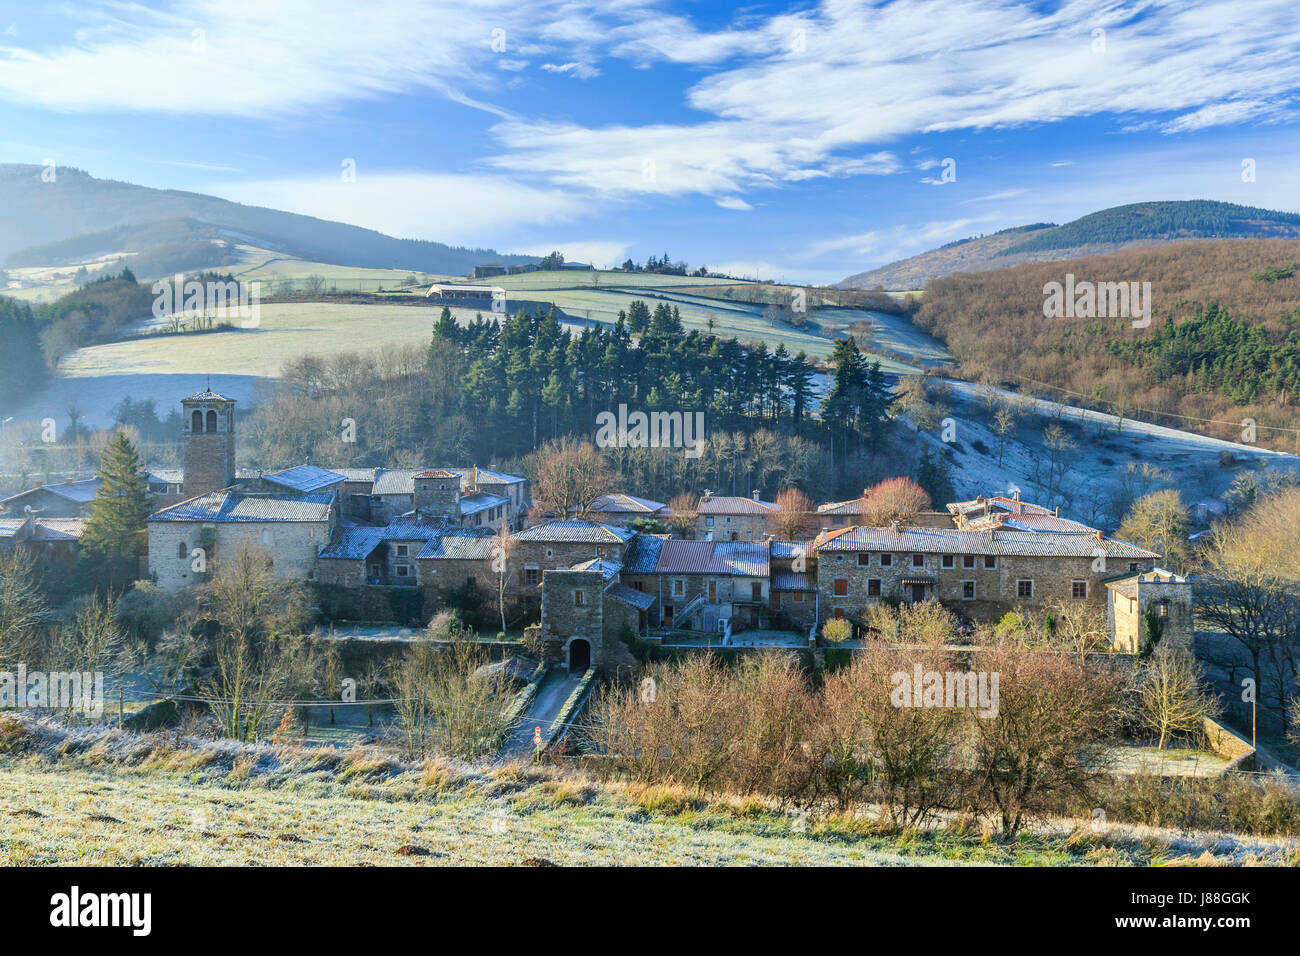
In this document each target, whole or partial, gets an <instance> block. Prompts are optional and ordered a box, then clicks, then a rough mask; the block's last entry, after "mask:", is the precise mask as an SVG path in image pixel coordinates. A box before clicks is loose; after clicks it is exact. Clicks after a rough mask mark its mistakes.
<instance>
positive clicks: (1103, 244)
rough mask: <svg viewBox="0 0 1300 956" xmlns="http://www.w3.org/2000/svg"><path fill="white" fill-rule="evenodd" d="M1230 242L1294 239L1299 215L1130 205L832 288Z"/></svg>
mask: <svg viewBox="0 0 1300 956" xmlns="http://www.w3.org/2000/svg"><path fill="white" fill-rule="evenodd" d="M1234 237H1241V238H1254V239H1272V238H1278V239H1300V215H1297V214H1295V213H1289V212H1275V211H1273V210H1271V209H1257V208H1255V207H1253V206H1239V205H1236V204H1234V203H1226V202H1211V201H1209V200H1203V199H1195V200H1186V201H1179V202H1144V203H1133V204H1131V205H1128V206H1115V207H1113V208H1111V209H1103V210H1100V211H1099V212H1094V213H1090V214H1088V215H1086V216H1083V217H1081V218H1079V219H1075V220H1074V221H1073V222H1067V223H1065V224H1064V225H1060V226H1058V225H1055V224H1054V223H1045V222H1039V223H1033V224H1032V225H1027V226H1017V227H1015V228H1012V229H1003V230H1001V231H1000V232H995V233H992V234H991V235H987V236H974V237H971V238H969V239H961V240H958V241H957V242H950V243H947V244H946V245H943V246H940V247H939V248H937V249H931V250H929V251H928V252H922V253H920V254H918V255H915V256H910V257H908V258H906V259H900V260H898V261H897V262H891V263H889V264H888V265H884V266H881V267H879V268H877V269H871V270H868V271H867V272H859V273H857V274H856V275H851V276H849V277H848V278H847V279H844V280H843V281H841V282H840V283H839V285H840V286H841V287H845V288H854V289H872V288H875V287H877V286H881V287H883V288H885V289H900V290H909V289H922V288H924V287H925V285H926V283H927V282H929V281H930V280H931V279H936V278H940V277H942V276H946V275H951V274H952V273H954V272H982V271H984V270H986V269H1004V268H1006V267H1008V266H1013V265H1017V264H1019V263H1022V262H1045V261H1049V260H1060V259H1073V258H1078V257H1080V256H1094V255H1106V254H1108V253H1111V252H1119V251H1120V250H1122V249H1126V248H1131V247H1134V246H1148V245H1159V244H1162V243H1169V242H1181V241H1184V240H1187V239H1226V238H1234Z"/></svg>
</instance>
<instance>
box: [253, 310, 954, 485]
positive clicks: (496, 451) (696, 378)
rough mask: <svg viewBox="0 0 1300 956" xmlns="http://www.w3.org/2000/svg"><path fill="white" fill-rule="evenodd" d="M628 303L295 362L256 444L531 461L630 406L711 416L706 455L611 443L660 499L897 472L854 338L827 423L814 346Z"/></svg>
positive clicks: (438, 458) (280, 450) (303, 451)
mask: <svg viewBox="0 0 1300 956" xmlns="http://www.w3.org/2000/svg"><path fill="white" fill-rule="evenodd" d="M629 312H630V314H628V315H625V316H620V318H619V320H618V321H617V322H616V323H615V325H614V326H613V327H608V328H607V327H594V328H590V329H585V330H583V331H581V332H579V333H576V334H574V333H571V332H569V331H567V330H565V329H564V328H563V327H562V326H561V325H560V324H559V322H558V321H557V320H556V317H555V315H554V313H551V314H546V313H541V314H529V313H526V312H520V313H517V314H515V315H514V316H513V317H511V318H508V319H507V320H505V321H504V322H502V323H497V322H496V321H494V320H483V319H480V320H478V321H475V322H473V323H471V324H469V325H468V326H457V325H456V323H455V322H454V321H453V320H452V317H451V315H450V313H448V312H445V311H444V313H443V315H442V317H441V318H440V320H439V321H438V322H437V323H436V325H435V328H434V330H433V336H432V341H431V342H430V345H429V347H428V350H427V353H425V352H420V353H413V352H412V351H410V350H398V351H395V352H392V353H388V354H385V355H380V356H376V355H369V356H367V355H360V354H354V355H342V356H334V357H330V358H315V357H305V358H303V359H299V360H296V361H294V362H291V363H289V365H288V366H286V368H285V369H284V373H283V378H282V381H283V383H284V385H285V386H286V387H285V388H284V389H282V390H280V391H279V392H278V393H275V394H270V395H268V396H267V397H266V398H265V399H264V400H262V401H260V402H259V403H258V406H257V408H256V410H255V412H254V413H253V415H251V416H250V419H249V421H248V423H247V424H246V426H244V428H243V436H244V437H243V440H244V443H245V449H246V450H245V452H244V455H245V457H246V459H247V460H249V462H250V465H252V466H254V467H273V466H275V465H276V464H277V463H279V462H284V461H301V460H304V459H305V458H310V460H311V461H314V462H322V463H326V462H329V463H334V464H337V465H350V466H354V467H359V466H366V465H377V464H385V465H388V466H390V467H392V466H403V467H415V466H418V465H421V464H424V465H427V464H429V463H430V462H453V461H479V462H489V461H491V462H496V463H498V464H503V465H505V466H508V467H518V468H520V469H522V470H525V471H526V470H527V467H526V462H525V459H526V458H527V457H528V456H531V455H534V454H535V453H536V449H537V448H538V447H539V446H544V445H545V444H546V443H548V442H553V441H556V440H563V439H566V438H573V439H580V440H585V441H591V440H592V437H593V435H595V433H596V424H597V423H596V416H597V415H598V414H599V413H600V412H613V413H615V414H616V415H617V412H618V406H619V405H620V404H626V405H627V406H628V407H629V409H632V410H642V411H646V412H653V411H665V412H681V413H684V414H693V413H694V412H696V411H700V412H703V413H704V415H705V421H706V428H707V439H708V443H707V447H706V448H705V449H704V452H703V455H702V456H701V457H696V458H692V457H689V456H687V455H684V454H683V452H682V449H681V448H664V449H661V450H660V451H658V452H655V451H651V452H650V453H649V454H647V453H645V452H644V451H643V450H639V449H632V450H620V449H617V448H614V449H610V450H609V452H608V454H607V458H608V460H609V462H610V464H611V466H612V467H613V468H614V469H615V470H617V471H619V472H620V473H621V475H622V477H623V479H624V480H625V482H626V484H627V487H634V488H637V489H638V493H639V494H643V495H646V496H649V497H656V496H658V500H665V501H666V500H667V499H668V498H669V497H670V496H671V495H673V494H675V493H678V492H681V491H687V490H693V491H694V492H696V493H698V492H699V491H700V490H701V489H703V488H711V489H714V490H716V491H719V492H721V493H725V494H733V493H734V494H740V495H747V494H749V492H750V491H751V490H753V489H755V488H758V489H760V490H761V491H763V492H764V493H765V494H775V493H776V492H777V491H778V490H780V489H781V488H783V487H788V486H790V485H794V486H796V487H800V488H802V489H803V490H804V491H805V492H806V493H808V494H809V495H812V496H814V497H817V498H819V500H827V499H830V498H833V497H835V496H837V495H839V496H844V497H847V496H848V495H850V494H856V493H858V492H860V491H861V489H862V488H863V487H864V484H865V483H870V479H872V478H873V477H874V478H879V477H885V476H887V475H893V474H897V473H898V465H899V462H900V460H901V458H902V450H901V445H899V444H896V443H894V444H891V442H892V439H891V438H890V435H891V432H890V431H889V429H890V427H891V426H890V420H891V411H890V403H891V401H892V394H891V392H890V389H889V387H888V385H887V383H886V380H885V377H884V375H883V374H882V373H881V371H880V368H879V366H878V365H877V364H874V363H869V362H868V361H867V359H866V358H865V357H864V356H863V355H862V353H860V352H859V351H858V349H857V346H856V344H855V343H854V341H853V340H852V339H851V338H845V339H841V340H840V341H839V344H838V345H837V347H836V350H835V355H834V357H833V364H834V371H833V374H832V383H831V389H830V393H829V394H828V396H827V398H826V402H825V404H824V405H823V406H822V409H821V411H822V420H820V421H819V420H816V419H814V418H813V417H812V414H811V413H812V411H813V410H814V408H815V407H816V404H817V398H816V396H815V395H814V392H813V387H812V379H813V376H814V369H813V366H812V364H811V363H810V362H809V361H808V359H807V358H806V356H804V355H803V354H802V353H799V354H794V355H791V354H790V353H789V352H788V351H787V350H786V349H785V348H784V347H783V346H778V347H777V348H775V349H767V348H762V347H752V346H746V345H742V344H740V343H739V342H737V341H736V340H735V339H721V338H718V337H717V336H713V335H708V334H705V333H703V332H701V331H699V330H692V331H690V332H687V331H685V330H684V329H683V328H682V324H681V320H680V317H679V316H678V315H676V312H675V309H673V308H671V307H670V306H668V305H667V304H665V303H662V302H661V303H659V304H658V305H657V306H656V307H655V309H654V310H653V311H652V310H650V309H649V308H648V307H647V306H646V305H645V303H643V302H641V301H636V302H634V303H633V304H632V307H631V309H630V310H629ZM634 329H635V330H637V331H638V332H639V335H634V332H633V330H634ZM342 418H352V419H354V420H355V421H356V423H357V441H356V443H355V444H353V445H344V444H342V443H341V442H340V441H339V438H338V434H339V429H338V423H339V421H340V420H341V419H342ZM926 467H927V468H935V467H937V466H934V465H933V464H932V463H931V464H927V465H926ZM936 474H937V472H936ZM922 477H924V475H922ZM928 480H929V479H927V481H928Z"/></svg>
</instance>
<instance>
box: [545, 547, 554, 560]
mask: <svg viewBox="0 0 1300 956" xmlns="http://www.w3.org/2000/svg"><path fill="white" fill-rule="evenodd" d="M546 556H547V557H548V558H553V557H555V552H554V551H552V550H551V549H550V548H547V549H546Z"/></svg>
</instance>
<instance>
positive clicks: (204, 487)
mask: <svg viewBox="0 0 1300 956" xmlns="http://www.w3.org/2000/svg"><path fill="white" fill-rule="evenodd" d="M181 408H183V409H184V413H185V414H184V418H185V488H184V492H183V494H184V496H185V497H186V498H193V497H194V496H195V495H202V494H207V493H208V492H209V491H217V490H219V489H221V488H228V487H230V486H231V485H233V484H234V483H235V400H234V399H232V398H226V397H225V396H224V395H218V394H217V393H216V392H214V391H212V389H211V388H205V389H204V390H203V391H201V392H199V393H197V394H195V395H191V396H190V397H189V398H182V399H181Z"/></svg>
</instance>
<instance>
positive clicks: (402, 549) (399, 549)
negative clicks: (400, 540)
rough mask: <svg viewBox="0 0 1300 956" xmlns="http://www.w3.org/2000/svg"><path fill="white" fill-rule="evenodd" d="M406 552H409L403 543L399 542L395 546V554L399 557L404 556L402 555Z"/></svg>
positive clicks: (404, 555)
mask: <svg viewBox="0 0 1300 956" xmlns="http://www.w3.org/2000/svg"><path fill="white" fill-rule="evenodd" d="M408 553H409V552H408V549H407V546H406V545H404V544H399V545H398V546H397V556H398V557H399V558H404V557H406V555H407V554H408Z"/></svg>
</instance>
